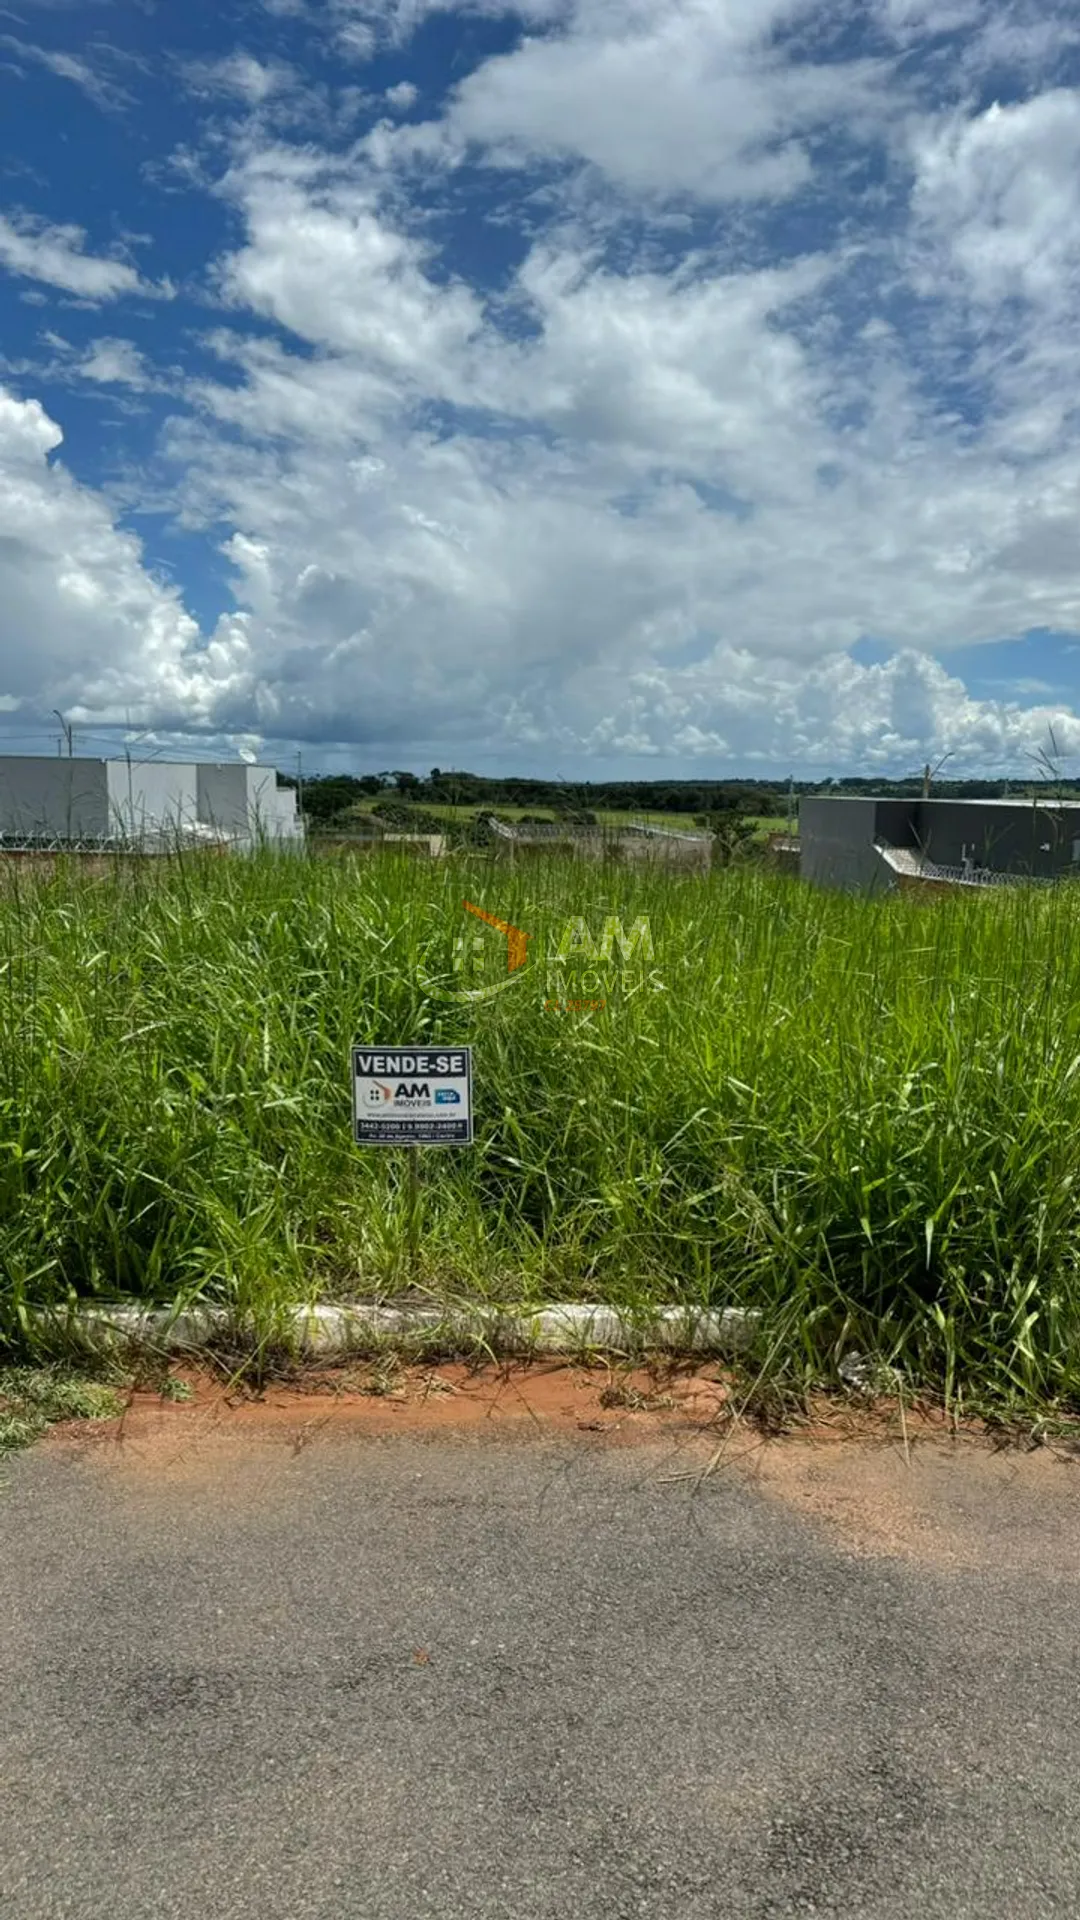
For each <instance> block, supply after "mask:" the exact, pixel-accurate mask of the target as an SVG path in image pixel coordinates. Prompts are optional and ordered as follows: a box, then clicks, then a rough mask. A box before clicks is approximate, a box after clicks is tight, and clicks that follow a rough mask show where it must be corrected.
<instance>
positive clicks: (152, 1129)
mask: <svg viewBox="0 0 1080 1920" xmlns="http://www.w3.org/2000/svg"><path fill="white" fill-rule="evenodd" d="M465 896H467V897H468V898H469V899H471V900H473V901H475V902H478V903H480V904H482V905H486V906H487V907H488V908H490V909H491V910H492V911H494V912H496V913H498V914H499V915H500V916H501V917H503V918H506V919H510V920H512V921H513V922H514V923H515V924H516V925H518V926H520V927H523V928H525V929H526V930H527V931H528V932H529V933H530V935H531V938H532V945H531V948H530V953H531V959H530V962H529V966H528V968H527V969H526V970H525V972H524V973H523V975H522V976H521V978H520V981H519V983H517V984H515V985H514V986H513V988H512V989H511V990H509V991H507V992H504V993H501V994H500V995H498V996H497V997H495V998H494V999H491V1000H487V1001H479V1002H470V1003H468V1004H455V1003H454V1002H453V1001H450V1000H447V999H446V998H444V997H442V996H443V995H444V994H445V993H446V992H452V991H456V990H458V989H459V988H460V986H461V980H460V978H459V977H458V976H457V975H455V973H454V971H453V960H454V951H455V949H454V942H455V939H456V938H458V936H459V935H460V934H461V933H462V931H463V930H464V931H467V932H469V933H475V932H476V925H475V923H472V922H470V923H469V924H468V926H467V927H466V925H465V916H464V915H463V913H462V906H461V903H462V899H463V897H465ZM614 915H617V916H619V917H620V918H621V921H622V923H623V926H624V928H625V929H629V928H630V927H631V926H632V924H633V923H634V922H635V921H637V920H638V919H639V917H640V916H647V917H648V920H649V922H650V927H651V938H652V955H651V958H650V957H648V956H647V955H645V954H644V953H643V950H642V947H641V945H640V944H639V945H638V947H637V948H636V949H635V950H634V951H633V952H632V953H631V954H630V956H629V957H628V958H625V959H624V958H622V957H621V956H620V951H619V947H618V943H617V942H616V944H615V946H614V947H613V949H612V955H611V960H610V964H607V965H605V964H604V963H603V962H593V963H591V964H590V963H588V961H587V959H583V958H582V957H581V953H580V951H579V952H578V955H577V957H576V958H573V957H571V958H569V959H565V960H564V961H563V962H562V963H560V964H561V976H560V965H557V964H556V963H555V962H554V961H553V960H552V959H551V957H550V956H551V954H552V952H553V950H554V949H556V948H557V947H558V946H559V944H560V942H561V941H564V940H565V937H566V936H565V932H564V930H565V928H566V925H567V923H568V922H573V921H574V920H575V919H576V920H579V921H581V922H584V923H585V925H586V927H587V928H588V929H589V931H590V937H592V938H595V939H599V938H600V935H601V931H602V925H603V921H604V919H605V917H607V916H614ZM1078 936H1080V893H1078V892H1077V891H1076V890H1075V889H1073V888H1072V887H1071V886H1066V887H1065V888H1063V889H1061V890H1059V891H1046V892H1040V893H1038V894H1035V893H1032V892H1029V891H1024V890H1017V891H1015V892H1010V891H1008V890H1004V889H1002V890H1001V891H1000V892H997V893H995V894H994V895H992V896H988V897H983V896H981V895H971V896H967V897H964V898H957V899H955V900H952V899H950V900H936V901H933V902H931V903H929V904H925V905H916V904H913V903H912V902H911V900H910V899H896V900H891V901H880V902H870V901H862V900H853V899H849V898H845V897H840V896H833V895H823V894H820V893H817V892H815V891H813V890H811V889H810V888H808V887H804V886H802V885H800V884H799V883H798V882H797V881H793V880H790V879H788V878H786V877H784V876H770V875H768V874H766V873H763V872H760V871H758V870H757V869H755V868H753V867H750V868H747V869H745V870H739V869H736V870H730V871H727V872H719V873H714V874H712V875H710V876H707V877H701V876H695V875H687V876H681V875H678V874H675V873H672V872H665V871H660V870H656V869H652V868H645V869H633V868H629V869H628V868H624V867H619V866H611V867H609V866H608V865H606V864H598V865H590V864H587V863H583V862H580V861H572V860H562V859H560V858H553V859H549V860H540V861H537V862H536V863H530V864H529V865H528V866H525V865H522V864H520V863H517V862H514V863H512V864H510V865H500V864H498V863H497V862H485V861H484V860H483V859H482V858H481V857H480V856H472V857H469V858H465V857H461V858H458V859H455V860H454V861H452V862H431V863H427V862H423V863H417V862H416V861H415V860H410V859H407V858H402V857H395V856H394V855H393V854H392V853H390V852H386V853H376V854H373V855H368V856H367V857H366V858H356V859H352V858H348V857H346V858H345V859H343V860H341V861H339V862H329V861H320V860H314V859H313V860H308V859H305V858H303V857H297V856H292V857H287V856H282V857H274V856H273V855H271V854H269V853H267V854H265V855H261V856H259V857H256V858H253V859H250V860H243V859H235V860H220V859H195V860H182V861H181V860H177V861H175V862H169V863H167V864H165V863H162V864H161V865H157V866H155V865H154V864H153V863H149V862H147V863H142V864H141V865H139V866H136V867H131V868H124V867H123V866H120V867H119V868H118V870H117V875H116V877H115V878H109V877H106V878H103V879H101V878H99V879H92V878H87V877H83V876H80V875H79V874H77V873H75V872H64V871H60V872H59V873H58V874H57V876H56V877H55V878H54V879H52V880H49V881H42V882H38V883H33V884H26V883H24V884H21V885H19V886H17V887H15V886H12V885H11V884H10V883H9V885H8V889H7V891H6V892H5V894H4V895H3V897H2V898H0V974H2V978H0V1019H2V1021H3V1046H2V1052H0V1115H2V1129H0V1258H2V1269H0V1272H2V1280H0V1339H6V1340H7V1341H8V1342H9V1343H10V1344H12V1345H16V1346H17V1345H18V1344H19V1343H20V1342H25V1339H26V1337H27V1332H26V1329H27V1326H28V1325H29V1321H28V1309H31V1308H34V1307H39V1306H42V1305H46V1304H49V1303H61V1304H62V1303H64V1302H65V1301H68V1300H70V1299H72V1298H75V1297H78V1296H82V1297H86V1296H96V1297H99V1298H108V1299H115V1298H117V1297H125V1296H136V1297H138V1298H140V1299H152V1300H156V1301H173V1300H177V1299H185V1300H186V1299H191V1298H193V1297H198V1296H203V1297H207V1298H211V1299H213V1300H218V1301H224V1302H227V1303H229V1304H230V1305H232V1306H234V1307H235V1308H236V1309H237V1310H238V1311H240V1312H242V1313H244V1314H249V1315H253V1316H254V1317H255V1318H256V1320H257V1321H258V1322H259V1324H260V1325H261V1326H262V1327H264V1328H265V1329H267V1330H271V1329H272V1327H273V1324H274V1314H275V1311H276V1310H277V1309H278V1308H279V1307H281V1306H282V1305H283V1304H284V1303H286V1302H292V1301H299V1300H310V1299H313V1298H317V1297H324V1298H326V1297H332V1298H348V1297H354V1296H361V1295H362V1296H370V1295H373V1294H380V1293H385V1292H387V1291H394V1290H400V1289H401V1288H402V1287H404V1286H407V1285H421V1286H423V1287H425V1288H428V1289H430V1290H431V1292H432V1293H433V1294H434V1295H436V1296H437V1297H440V1298H442V1297H455V1298H458V1297H461V1296H468V1297H470V1298H478V1297H482V1298H484V1299H487V1300H492V1301H500V1302H504V1301H505V1302H509V1301H520V1300H539V1299H541V1298H550V1297H556V1298H566V1299H573V1298H585V1299H601V1300H608V1301H613V1302H619V1303H625V1304H628V1305H630V1306H636V1305H641V1306H645V1305H647V1304H649V1303H657V1302H665V1303H666V1302H691V1303H701V1304H706V1303H717V1304H723V1305H727V1304H736V1305H743V1306H752V1307H756V1308H758V1309H760V1310H761V1311H762V1314H763V1319H762V1323H761V1328H762V1331H761V1344H760V1352H759V1360H760V1361H761V1363H762V1364H764V1365H767V1366H769V1367H770V1368H773V1369H777V1368H779V1369H781V1370H783V1371H784V1372H785V1374H786V1375H787V1376H788V1377H789V1378H798V1377H806V1378H811V1377H813V1378H818V1377H825V1378H827V1377H829V1376H830V1374H831V1373H832V1372H833V1371H834V1369H835V1367H836V1365H837V1363H838V1361H839V1360H840V1359H841V1357H842V1356H843V1355H845V1354H846V1353H848V1352H850V1350H851V1349H853V1348H857V1349H859V1350H861V1351H872V1352H880V1353H882V1354H884V1355H885V1356H886V1358H887V1359H889V1360H890V1361H894V1362H896V1364H897V1365H899V1366H900V1367H901V1368H902V1369H903V1370H905V1371H906V1373H907V1375H908V1377H909V1378H910V1379H911V1380H912V1381H913V1382H916V1383H932V1384H933V1385H935V1386H936V1387H937V1388H939V1389H943V1390H945V1391H947V1392H948V1393H949V1394H950V1395H951V1396H952V1397H953V1399H954V1400H955V1397H956V1395H957V1394H958V1393H959V1392H960V1391H961V1389H962V1390H963V1391H964V1392H965V1393H966V1394H967V1395H968V1396H969V1397H970V1396H971V1395H973V1394H978V1395H982V1396H983V1397H984V1398H995V1399H996V1401H997V1402H998V1403H1006V1402H1009V1401H1010V1400H1011V1401H1013V1402H1015V1403H1017V1404H1019V1403H1021V1402H1022V1403H1026V1404H1027V1403H1032V1402H1034V1401H1036V1400H1040V1399H1042V1400H1059V1401H1064V1400H1075V1399H1076V1398H1077V1396H1078V1391H1080V1357H1078V1356H1080V1277H1078V1250H1080V937H1078ZM492 937H493V939H494V941H495V950H494V952H493V955H492V963H491V964H492V967H493V968H494V969H495V971H494V973H492V974H490V975H489V976H487V977H488V978H501V975H500V974H499V972H498V967H499V964H500V951H501V950H500V948H499V941H498V936H497V935H494V936H492ZM570 944H571V945H576V946H577V948H578V949H580V947H581V944H582V930H581V928H580V926H579V928H578V930H577V933H576V934H575V935H574V936H573V938H572V940H571V943H570ZM479 964H480V966H481V969H483V966H484V959H483V955H481V958H480V962H479ZM483 983H484V982H483V981H481V984H483ZM474 984H475V982H474ZM553 995H554V996H556V997H561V999H563V1000H565V999H567V998H576V997H578V996H590V997H593V998H602V999H603V1000H604V1001H605V1005H604V1006H603V1008H602V1009H601V1010H600V1011H597V1012H585V1013H581V1012H566V1011H553V1010H545V1006H544V1002H545V999H550V998H551V997H552V996H553ZM356 1039H359V1040H362V1041H365V1040H366V1041H408V1040H424V1039H430V1040H438V1041H440V1042H445V1041H448V1040H460V1041H465V1040H470V1041H472V1042H473V1044H474V1046H475V1048H476V1060H477V1110H478V1139H477V1144H476V1146H475V1147H474V1148H473V1149H471V1150H463V1151H457V1152H454V1151H448V1152H443V1153H431V1154H429V1155H428V1156H427V1158H426V1165H425V1171H426V1179H425V1186H424V1194H423V1231H422V1235H421V1239H420V1245H419V1248H418V1251H417V1252H416V1255H415V1259H414V1258H412V1257H411V1256H410V1251H409V1245H408V1233H407V1218H408V1216H407V1202H406V1187H405V1184H404V1182H403V1179H402V1168H401V1165H400V1157H399V1156H398V1155H397V1154H395V1153H393V1152H391V1153H384V1152H380V1151H378V1150H370V1149H369V1150H367V1151H366V1152H365V1151H361V1150H358V1149H357V1148H356V1147H354V1146H353V1144H352V1142H351V1138H350V1113H349V1091H348V1079H347V1060H348V1049H349V1045H350V1043H351V1042H352V1041H353V1040H356Z"/></svg>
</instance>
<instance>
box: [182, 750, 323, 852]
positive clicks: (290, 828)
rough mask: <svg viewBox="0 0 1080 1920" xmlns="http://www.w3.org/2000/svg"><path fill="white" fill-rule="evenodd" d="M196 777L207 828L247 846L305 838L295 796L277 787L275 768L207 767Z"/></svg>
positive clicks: (287, 790) (288, 789)
mask: <svg viewBox="0 0 1080 1920" xmlns="http://www.w3.org/2000/svg"><path fill="white" fill-rule="evenodd" d="M197 773H198V791H199V819H200V820H201V821H203V822H204V823H205V824H206V825H208V826H215V827H218V828H220V830H221V831H222V832H223V833H227V834H229V835H230V836H235V837H238V838H240V839H242V840H244V841H246V842H248V843H252V842H254V841H256V840H262V839H266V840H281V839H285V840H291V839H297V838H299V837H301V836H302V831H303V830H302V825H301V822H300V821H299V820H298V819H297V814H296V794H295V793H294V791H293V790H292V788H291V787H279V786H278V783H277V774H276V773H275V771H274V769H273V767H252V766H248V765H246V764H244V763H241V764H240V765H237V764H235V763H233V764H218V765H213V766H209V765H204V766H200V767H199V768H198V769H197Z"/></svg>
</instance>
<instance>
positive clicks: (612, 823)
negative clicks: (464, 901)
mask: <svg viewBox="0 0 1080 1920" xmlns="http://www.w3.org/2000/svg"><path fill="white" fill-rule="evenodd" d="M385 798H386V795H380V794H371V795H369V796H368V797H367V798H366V799H363V800H358V801H356V802H355V803H354V805H353V806H351V807H350V808H349V809H348V813H347V814H346V815H344V816H343V817H341V818H339V819H338V820H337V821H335V822H334V823H333V825H334V828H335V829H338V830H339V829H340V828H341V826H342V825H343V824H344V822H345V821H346V820H347V819H348V816H349V815H350V814H352V815H363V814H370V813H372V812H373V810H374V808H375V807H377V806H378V805H379V804H380V801H381V800H385ZM405 804H408V803H407V802H406V803H405ZM418 804H419V806H420V810H421V811H422V812H423V813H425V814H431V815H432V816H433V818H435V819H437V820H445V821H446V822H447V824H448V825H452V826H458V827H467V826H471V825H472V824H473V822H474V821H475V820H476V818H477V816H478V815H479V814H482V813H489V812H491V811H492V809H491V808H489V807H480V806H451V805H449V804H448V803H444V802H438V801H436V802H433V803H432V804H430V805H429V804H428V803H427V802H426V801H422V802H420V803H418ZM494 811H495V812H496V813H497V814H498V815H499V818H500V819H502V820H520V819H522V818H523V817H524V816H525V815H528V817H529V818H530V819H535V820H550V821H551V822H553V823H554V822H555V821H557V820H558V819H559V817H560V816H559V815H558V814H557V813H556V812H555V811H554V810H553V809H552V808H550V807H509V806H499V807H496V808H495V809H494ZM595 813H596V820H597V824H598V825H599V826H601V827H607V828H610V829H616V828H619V827H631V826H647V827H667V828H669V829H671V830H674V831H675V832H677V833H693V832H695V831H700V829H697V828H696V827H695V820H694V815H693V814H692V813H649V812H642V811H640V810H639V811H637V812H633V811H630V810H627V809H623V810H622V811H620V810H619V809H617V808H611V807H608V808H604V807H601V808H599V809H595ZM746 817H747V818H748V819H749V820H750V821H751V823H752V824H753V826H754V827H755V828H756V829H757V831H758V832H759V833H761V834H764V833H766V832H768V833H778V832H782V831H783V829H784V828H785V827H786V826H787V824H788V823H787V821H786V819H783V818H776V817H774V816H772V815H767V814H749V815H747V816H746Z"/></svg>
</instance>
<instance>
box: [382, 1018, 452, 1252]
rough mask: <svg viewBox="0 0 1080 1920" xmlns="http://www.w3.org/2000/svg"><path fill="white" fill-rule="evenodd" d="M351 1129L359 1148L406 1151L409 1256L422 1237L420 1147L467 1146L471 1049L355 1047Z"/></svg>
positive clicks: (414, 1250)
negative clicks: (385, 1148) (395, 1148)
mask: <svg viewBox="0 0 1080 1920" xmlns="http://www.w3.org/2000/svg"><path fill="white" fill-rule="evenodd" d="M352 1073H353V1129H354V1133H355V1138H356V1144H357V1146H359V1147H405V1148H406V1149H407V1150H408V1156H409V1256H410V1260H415V1257H416V1250H417V1245H418V1242H419V1234H420V1148H421V1147H469V1146H471V1145H472V1138H473V1113H472V1048H471V1047H432V1046H404V1047H354V1048H353V1050H352Z"/></svg>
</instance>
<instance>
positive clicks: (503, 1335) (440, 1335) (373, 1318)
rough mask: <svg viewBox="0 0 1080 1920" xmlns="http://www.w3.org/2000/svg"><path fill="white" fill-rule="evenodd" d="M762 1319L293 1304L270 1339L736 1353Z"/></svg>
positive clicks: (170, 1325) (245, 1341) (49, 1323)
mask: <svg viewBox="0 0 1080 1920" xmlns="http://www.w3.org/2000/svg"><path fill="white" fill-rule="evenodd" d="M759 1318H760V1316H759V1315H758V1314H756V1313H748V1312H744V1311H743V1310H742V1309H741V1308H738V1307H725V1308H722V1309H721V1310H719V1311H704V1310H700V1309H694V1308H683V1307H664V1308H661V1309H660V1310H659V1311H658V1312H655V1313H653V1314H651V1315H648V1316H641V1317H635V1316H633V1315H630V1314H626V1313H622V1312H620V1311H619V1310H618V1309H617V1308H614V1307H606V1306H601V1305H580V1304H576V1305H562V1304H554V1303H552V1304H549V1305H547V1306H543V1307H537V1308H532V1309H521V1308H516V1309H512V1310H511V1309H508V1308H499V1307H474V1308H458V1307H455V1308H452V1309H446V1310H442V1309H439V1308H437V1307H384V1306H377V1305H363V1304H360V1303H357V1304H355V1305H352V1306H326V1305H319V1306H311V1307H294V1308H291V1309H290V1310H289V1311H288V1312H287V1313H286V1314H284V1315H283V1316H282V1317H281V1318H280V1319H279V1320H277V1321H276V1322H275V1324H274V1333H273V1338H272V1340H271V1341H270V1342H269V1343H267V1342H266V1341H265V1339H264V1340H263V1341H262V1342H260V1344H271V1345H274V1346H278V1345H280V1346H282V1347H285V1348H288V1349H292V1350H294V1351H295V1352H297V1353H299V1354H306V1355H322V1356H331V1355H337V1354H348V1353H362V1352H365V1351H367V1352H371V1351H372V1350H378V1349H379V1348H386V1347H388V1346H396V1347H407V1348H409V1349H410V1350H420V1351H423V1350H428V1351H431V1350H437V1351H439V1352H442V1353H446V1352H470V1353H471V1352H475V1351H476V1350H477V1349H478V1348H479V1349H484V1348H486V1349H488V1350H489V1351H490V1352H492V1353H493V1354H496V1355H500V1356H503V1355H523V1354H544V1353H576V1352H582V1353H584V1352H588V1353H618V1354H628V1353H643V1352H650V1351H653V1352H655V1351H657V1350H660V1351H663V1352H667V1353H738V1352H741V1351H743V1350H744V1349H745V1348H746V1347H747V1346H749V1344H750V1342H751V1340H752V1338H753V1336H754V1333H755V1331H756V1328H757V1325H758V1321H759ZM38 1325H39V1327H41V1328H42V1329H43V1330H45V1329H49V1330H52V1331H54V1332H55V1333H56V1334H58V1335H65V1336H66V1337H67V1338H68V1339H69V1340H70V1339H74V1340H76V1341H80V1342H83V1343H85V1344H87V1345H89V1346H94V1347H111V1348H116V1347H128V1348H131V1347H135V1348H142V1349H147V1350H150V1351H155V1352H158V1353H163V1352H164V1353H189V1354H192V1353H197V1352H199V1351H200V1349H206V1348H208V1347H210V1346H214V1345H219V1344H220V1343H221V1342H222V1341H223V1340H228V1339H229V1338H232V1339H234V1340H235V1341H236V1342H237V1344H238V1345H252V1344H254V1343H255V1342H256V1338H257V1336H256V1334H255V1332H254V1330H253V1328H252V1327H251V1326H245V1325H244V1323H243V1322H241V1321H238V1320H237V1319H236V1317H235V1315H233V1314H232V1313H230V1312H229V1310H228V1309H227V1308H225V1307H211V1306H197V1307H191V1308H188V1309H186V1310H185V1311H183V1312H180V1313H176V1312H173V1311H171V1310H170V1309H169V1308H167V1307H148V1308H143V1307H138V1306H115V1307H105V1306H101V1307H81V1308H79V1309H78V1310H77V1311H76V1312H74V1313H71V1314H57V1315H51V1316H50V1315H44V1314H43V1315H41V1316H39V1318H38Z"/></svg>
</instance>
